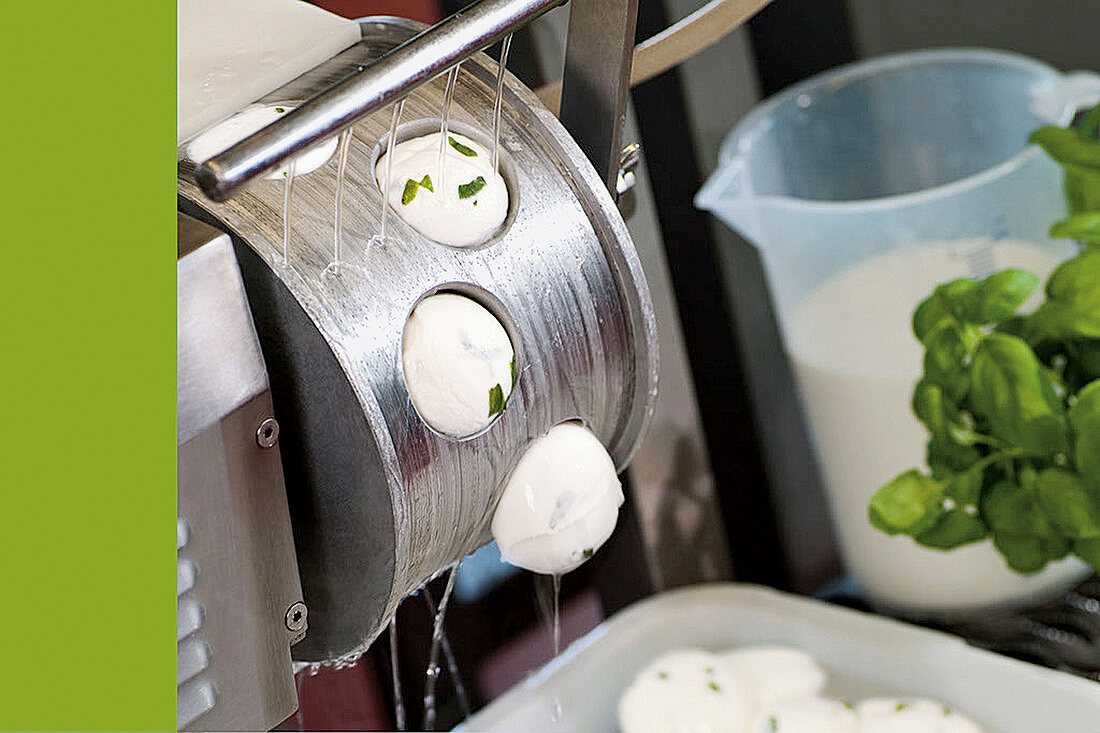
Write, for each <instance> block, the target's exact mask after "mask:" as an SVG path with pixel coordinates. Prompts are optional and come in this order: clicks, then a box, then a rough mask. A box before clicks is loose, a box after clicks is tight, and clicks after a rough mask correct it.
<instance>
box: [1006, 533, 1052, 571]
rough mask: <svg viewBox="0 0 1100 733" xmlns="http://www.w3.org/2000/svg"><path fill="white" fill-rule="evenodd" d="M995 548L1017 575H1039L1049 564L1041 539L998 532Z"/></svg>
mask: <svg viewBox="0 0 1100 733" xmlns="http://www.w3.org/2000/svg"><path fill="white" fill-rule="evenodd" d="M993 546H994V547H996V548H997V550H998V551H999V552H1000V553H1001V555H1002V556H1004V559H1005V562H1007V563H1008V566H1009V567H1010V568H1012V569H1013V570H1015V571H1016V572H1017V573H1026V574H1030V573H1037V572H1039V571H1040V570H1042V569H1043V568H1044V567H1045V566H1046V564H1047V548H1046V546H1045V545H1044V543H1043V540H1042V539H1041V538H1039V537H1031V536H1027V535H1012V534H1004V533H1001V532H998V533H996V534H994V535H993Z"/></svg>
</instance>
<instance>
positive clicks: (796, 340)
mask: <svg viewBox="0 0 1100 733" xmlns="http://www.w3.org/2000/svg"><path fill="white" fill-rule="evenodd" d="M985 242H988V240H957V241H954V242H952V243H950V244H948V243H929V244H925V245H919V246H916V247H912V248H908V249H904V250H900V251H894V252H888V253H886V254H883V255H880V256H878V257H874V258H871V259H868V260H865V261H863V262H860V263H858V264H856V265H854V266H852V267H849V268H847V269H845V270H842V271H841V272H840V273H838V274H837V275H835V276H834V277H833V278H831V279H830V280H828V281H826V282H824V283H823V284H821V285H820V286H819V287H818V288H817V289H816V290H814V291H813V292H812V293H811V294H810V295H809V296H808V297H807V298H806V299H805V300H804V301H803V302H802V303H801V304H800V305H799V306H798V307H797V308H796V309H795V310H794V311H793V313H792V314H791V316H790V318H789V319H788V320H787V322H786V323H785V326H786V329H785V330H786V336H787V338H786V343H787V350H788V352H789V353H790V355H791V359H792V362H793V364H794V368H795V373H796V375H797V378H798V384H799V388H800V390H801V393H802V398H803V403H804V405H805V407H806V413H807V416H808V418H809V423H810V428H811V431H812V433H813V437H814V442H815V444H816V448H817V454H818V457H819V463H820V466H821V469H822V473H823V476H824V479H825V485H826V489H827V492H828V495H829V500H830V504H831V506H832V511H833V517H834V521H835V523H836V526H837V529H838V534H839V541H840V545H841V550H842V552H843V555H844V559H845V562H846V564H847V566H848V569H849V571H850V572H851V573H852V574H853V575H854V577H855V579H856V580H857V582H858V583H859V584H860V586H861V588H862V590H863V591H865V592H866V593H867V594H868V595H869V596H870V597H872V598H874V599H875V600H877V601H879V602H882V603H886V604H888V605H892V606H896V607H899V608H903V609H908V610H913V611H953V610H959V611H961V610H967V609H973V608H979V607H982V606H987V605H990V604H997V603H1011V602H1014V601H1021V600H1023V599H1025V598H1027V597H1028V596H1031V595H1032V594H1035V593H1037V592H1042V591H1043V590H1044V589H1048V588H1052V587H1055V586H1059V585H1062V584H1065V583H1068V582H1071V581H1072V580H1074V579H1077V578H1080V577H1084V575H1086V574H1087V569H1086V568H1085V566H1084V564H1083V563H1081V562H1079V561H1077V560H1074V559H1066V560H1062V561H1060V562H1058V563H1052V564H1050V565H1048V566H1047V567H1046V568H1045V569H1044V570H1043V571H1041V572H1039V573H1036V574H1034V575H1019V574H1017V573H1015V572H1013V571H1012V570H1010V569H1009V568H1008V566H1007V565H1005V562H1004V560H1003V559H1002V558H1001V556H1000V554H999V553H998V552H997V551H996V550H995V549H994V547H993V545H992V542H991V541H990V540H985V541H983V542H979V543H974V544H972V545H967V546H965V547H961V548H958V549H955V550H951V551H949V552H944V551H939V550H934V549H929V548H925V547H921V546H920V545H917V544H916V543H915V542H914V541H913V540H912V539H911V538H909V537H904V536H895V537H891V536H889V535H886V534H884V533H882V532H880V531H879V530H877V529H875V528H873V527H872V526H871V524H870V522H869V521H868V519H867V503H868V501H869V500H870V498H871V495H872V494H874V493H875V491H877V490H878V488H879V487H880V486H881V485H882V484H884V483H886V482H887V481H889V480H890V479H892V478H893V477H894V476H896V475H897V474H899V473H901V472H902V471H904V470H907V469H909V468H912V467H924V466H925V465H926V464H925V443H926V442H927V441H928V433H927V432H926V431H925V429H924V426H923V425H921V423H920V422H919V421H918V420H917V418H916V416H914V415H913V412H912V410H911V409H910V399H911V397H912V392H913V386H914V385H915V384H916V382H917V380H918V379H919V378H920V374H921V371H922V369H921V360H922V355H923V349H922V347H921V345H920V343H919V342H918V341H917V340H916V337H914V336H913V333H912V328H911V326H910V319H911V317H912V313H913V310H914V308H915V307H916V305H917V304H918V303H919V302H920V301H921V300H922V299H923V298H925V297H927V296H928V295H929V294H930V293H931V292H932V290H933V288H934V287H935V286H936V285H938V284H940V283H942V282H946V281H948V280H952V279H954V278H958V277H984V276H985V275H987V274H989V273H990V272H991V271H995V270H1000V269H1004V268H1007V267H1019V268H1023V269H1026V270H1030V271H1031V272H1033V273H1035V274H1036V275H1038V276H1039V278H1040V279H1041V280H1042V281H1043V282H1045V281H1046V277H1047V275H1049V273H1050V271H1051V270H1053V269H1054V267H1055V266H1056V265H1057V264H1058V262H1059V261H1060V258H1059V257H1058V254H1057V253H1056V252H1051V251H1050V250H1047V249H1041V248H1039V247H1036V246H1034V245H1031V244H1028V243H1027V242H1022V241H1012V240H999V241H997V242H996V243H994V244H993V246H992V248H988V247H986V246H984V243H985ZM1041 289H1042V285H1040V287H1039V288H1037V289H1036V294H1035V295H1034V296H1032V300H1031V301H1030V302H1029V303H1028V304H1025V308H1028V307H1033V306H1034V304H1035V303H1036V302H1037V301H1038V300H1040V299H1041Z"/></svg>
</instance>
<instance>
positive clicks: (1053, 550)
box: [869, 105, 1100, 573]
mask: <svg viewBox="0 0 1100 733" xmlns="http://www.w3.org/2000/svg"><path fill="white" fill-rule="evenodd" d="M1098 130H1100V105H1097V106H1096V107H1094V108H1093V109H1091V110H1089V112H1088V113H1087V114H1086V115H1085V117H1084V120H1083V122H1082V124H1080V125H1079V126H1077V127H1076V128H1060V127H1044V128H1042V129H1040V130H1037V131H1036V132H1035V133H1033V135H1032V136H1031V142H1034V143H1037V144H1039V145H1040V146H1041V147H1042V148H1043V149H1044V150H1045V151H1046V152H1047V154H1048V155H1050V156H1051V157H1052V158H1054V160H1056V161H1057V162H1058V163H1060V164H1061V165H1062V166H1063V168H1064V169H1065V190H1066V199H1067V203H1068V209H1069V217H1068V218H1067V219H1065V220H1064V221H1060V222H1058V223H1056V224H1054V225H1053V226H1052V227H1051V230H1050V235H1051V236H1052V237H1069V238H1074V239H1078V240H1080V241H1082V242H1084V249H1083V250H1082V251H1081V252H1080V253H1079V254H1078V255H1077V256H1075V257H1073V258H1072V259H1070V260H1067V261H1066V262H1063V263H1062V264H1061V265H1059V266H1058V268H1057V269H1055V270H1054V272H1053V273H1052V274H1051V276H1050V278H1049V279H1048V280H1047V282H1046V284H1045V287H1044V292H1045V296H1046V297H1045V300H1044V301H1043V302H1042V303H1041V305H1039V307H1038V308H1037V309H1036V310H1035V311H1034V312H1032V313H1030V314H1026V315H1021V314H1019V313H1017V310H1018V309H1019V308H1020V306H1021V304H1023V302H1024V301H1025V300H1026V299H1027V298H1028V297H1029V296H1030V295H1031V293H1032V292H1033V291H1034V290H1035V289H1036V288H1037V287H1038V285H1039V281H1038V278H1036V277H1035V275H1033V274H1031V273H1030V272H1026V271H1023V270H1004V271H1002V272H997V273H995V274H993V275H990V276H989V277H987V278H985V279H984V280H970V279H959V280H953V281H951V282H948V283H944V284H942V285H940V286H939V287H937V288H936V289H935V291H934V292H933V293H932V294H931V295H930V296H929V297H928V298H926V299H925V300H924V301H922V302H921V303H920V305H919V306H918V307H917V309H916V311H915V312H914V314H913V323H912V325H913V333H914V335H915V336H916V337H917V339H918V340H919V341H920V342H921V344H922V345H923V346H924V372H923V376H922V378H921V380H920V381H919V382H918V383H917V385H916V387H915V389H914V391H913V400H912V408H913V412H914V413H915V414H916V416H917V417H918V418H919V419H920V421H921V422H922V423H923V424H924V426H925V427H926V428H927V430H928V432H929V434H930V437H929V440H928V446H927V462H928V466H929V468H930V469H931V470H930V472H924V471H921V470H918V469H911V470H909V471H906V472H905V473H902V474H901V475H899V476H897V477H896V478H894V479H893V480H892V481H890V482H889V483H887V484H886V485H884V486H882V487H881V488H880V489H879V490H878V491H877V492H876V493H875V495H874V496H873V497H872V498H871V502H870V506H869V516H870V520H871V523H872V524H873V525H874V526H875V527H877V528H878V529H880V530H882V531H883V532H886V533H888V534H903V535H908V536H910V537H912V538H913V539H914V540H916V541H917V542H918V543H920V544H921V545H925V546H927V547H931V548H936V549H941V550H949V549H951V548H954V547H959V546H961V545H965V544H968V543H971V542H977V541H979V540H983V539H985V538H987V537H990V538H992V541H993V545H994V546H995V547H996V548H997V550H999V551H1000V553H1001V554H1002V555H1003V556H1004V559H1005V561H1006V562H1007V563H1008V565H1009V567H1011V568H1012V569H1014V570H1016V571H1017V572H1020V573H1033V572H1037V571H1039V570H1041V569H1042V568H1043V567H1044V566H1045V565H1046V564H1047V563H1048V562H1050V561H1051V560H1058V559H1061V558H1063V557H1066V556H1067V555H1070V554H1073V555H1076V556H1077V557H1080V558H1081V559H1083V560H1085V561H1086V562H1088V563H1089V564H1090V565H1092V566H1093V567H1094V568H1096V569H1097V570H1100V141H1098V138H1097V135H1098Z"/></svg>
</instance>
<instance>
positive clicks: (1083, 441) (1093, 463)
mask: <svg viewBox="0 0 1100 733" xmlns="http://www.w3.org/2000/svg"><path fill="white" fill-rule="evenodd" d="M1066 419H1067V420H1068V421H1069V424H1070V427H1071V428H1072V429H1073V446H1072V455H1073V463H1074V465H1075V466H1076V467H1077V470H1078V471H1079V472H1080V475H1081V477H1082V479H1083V480H1084V481H1085V482H1086V483H1088V485H1089V486H1090V487H1091V488H1092V490H1093V491H1100V379H1097V380H1095V381H1093V382H1091V383H1089V384H1088V385H1086V386H1085V388H1084V389H1082V390H1081V391H1080V392H1078V393H1077V397H1076V399H1075V400H1074V401H1073V404H1072V405H1071V406H1070V408H1069V410H1068V411H1067V412H1066Z"/></svg>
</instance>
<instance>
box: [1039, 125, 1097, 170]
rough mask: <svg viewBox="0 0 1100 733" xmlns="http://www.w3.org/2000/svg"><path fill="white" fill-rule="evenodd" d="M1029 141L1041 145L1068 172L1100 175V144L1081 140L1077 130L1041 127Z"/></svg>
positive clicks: (1051, 126) (1050, 126)
mask: <svg viewBox="0 0 1100 733" xmlns="http://www.w3.org/2000/svg"><path fill="white" fill-rule="evenodd" d="M1027 141H1028V142H1029V143H1034V144H1037V145H1039V146H1040V147H1041V148H1042V149H1043V150H1045V151H1046V153H1047V155H1049V156H1050V157H1052V158H1054V160H1056V161H1057V162H1058V163H1059V164H1060V165H1061V166H1062V167H1064V168H1066V169H1068V170H1074V171H1079V172H1082V173H1100V143H1098V142H1096V141H1095V140H1083V139H1081V137H1080V136H1079V135H1078V134H1077V132H1076V131H1075V130H1070V129H1067V128H1065V127H1055V126H1053V125H1049V126H1047V127H1040V128H1039V129H1038V130H1036V131H1035V132H1033V133H1031V135H1030V136H1029V137H1028V139H1027Z"/></svg>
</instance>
